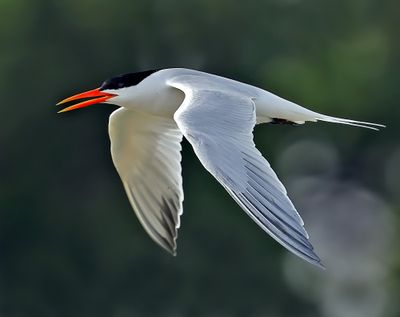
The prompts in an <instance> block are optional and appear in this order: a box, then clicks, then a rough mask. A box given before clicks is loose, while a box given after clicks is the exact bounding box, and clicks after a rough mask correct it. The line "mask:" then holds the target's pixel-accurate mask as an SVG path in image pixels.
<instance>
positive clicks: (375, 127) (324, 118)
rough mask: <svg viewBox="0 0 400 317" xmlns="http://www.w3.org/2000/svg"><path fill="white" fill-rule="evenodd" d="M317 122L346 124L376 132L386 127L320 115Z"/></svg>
mask: <svg viewBox="0 0 400 317" xmlns="http://www.w3.org/2000/svg"><path fill="white" fill-rule="evenodd" d="M317 120H318V121H325V122H331V123H340V124H347V125H352V126H355V127H361V128H366V129H371V130H376V131H379V128H386V126H385V125H384V124H378V123H372V122H364V121H356V120H350V119H342V118H336V117H330V116H324V115H322V116H321V117H318V118H317Z"/></svg>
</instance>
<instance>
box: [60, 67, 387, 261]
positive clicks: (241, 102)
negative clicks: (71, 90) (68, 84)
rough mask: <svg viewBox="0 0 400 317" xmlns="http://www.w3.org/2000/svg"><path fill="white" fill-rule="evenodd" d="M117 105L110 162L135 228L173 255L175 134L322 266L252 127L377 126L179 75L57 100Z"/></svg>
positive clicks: (177, 195) (177, 211)
mask: <svg viewBox="0 0 400 317" xmlns="http://www.w3.org/2000/svg"><path fill="white" fill-rule="evenodd" d="M83 98H91V99H89V100H85V101H82V102H80V103H78V104H75V105H72V106H70V107H67V108H65V109H63V110H61V111H60V112H64V111H69V110H73V109H78V108H82V107H86V106H89V105H93V104H97V103H109V104H114V105H117V106H120V107H121V108H119V109H118V110H116V111H114V112H113V113H112V114H111V116H110V120H109V127H108V128H109V134H110V139H111V155H112V159H113V162H114V165H115V167H116V169H117V171H118V173H119V175H120V177H121V179H122V183H123V185H124V187H125V190H126V193H127V195H128V198H129V201H130V203H131V205H132V207H133V209H134V211H135V212H136V215H137V217H138V218H139V220H140V222H141V224H142V225H143V227H144V229H145V230H146V231H147V233H148V234H149V235H150V237H151V238H152V239H153V240H154V241H155V242H156V243H158V244H159V245H160V246H161V247H163V248H164V249H166V250H167V251H169V252H170V253H172V254H173V255H175V254H176V239H177V230H178V228H179V226H180V216H181V215H182V212H183V209H182V202H183V189H182V176H181V141H182V137H183V136H185V138H186V139H187V140H188V141H189V142H190V144H191V145H192V147H193V149H194V152H195V153H196V155H197V157H198V158H199V160H200V162H201V163H202V164H203V166H204V167H205V168H206V170H207V171H209V172H210V173H211V175H213V176H214V177H215V178H216V179H217V181H218V182H219V183H220V184H221V185H222V186H223V187H224V188H225V189H226V191H227V192H228V193H229V194H230V195H231V196H232V198H233V199H234V200H235V201H236V202H237V203H238V204H239V206H240V207H241V208H242V209H243V210H244V211H245V212H246V213H247V214H248V215H249V216H250V217H251V218H252V219H253V220H254V221H255V222H256V223H257V224H258V225H259V226H260V227H261V228H262V229H263V230H264V231H265V232H267V233H268V234H270V235H271V236H272V237H273V238H274V239H275V240H276V241H278V242H279V243H280V244H282V245H283V246H284V247H285V248H287V249H288V250H290V251H291V252H293V253H294V254H296V255H298V256H299V257H301V258H303V259H305V260H306V261H309V262H310V263H312V264H315V265H317V266H320V267H323V266H322V264H321V260H320V259H319V257H318V256H317V255H316V254H315V252H314V251H313V246H312V245H311V243H310V242H309V240H308V234H307V232H306V230H305V229H304V223H303V220H302V219H301V217H300V215H299V214H298V212H297V211H296V208H295V207H294V205H293V204H292V202H291V201H290V199H289V197H288V195H287V192H286V189H285V187H284V186H283V185H282V183H281V182H280V180H279V179H278V177H277V176H276V174H275V172H274V171H273V170H272V168H271V167H270V164H269V163H268V161H267V160H266V159H265V158H264V157H263V156H262V155H261V153H260V152H259V151H258V150H257V149H256V147H255V144H254V142H253V128H254V126H255V125H256V124H259V123H268V122H271V123H291V124H303V123H305V122H306V121H313V122H315V121H327V122H333V123H342V124H348V125H353V126H358V127H363V128H369V129H374V130H377V129H378V127H384V126H383V125H381V124H375V123H370V122H362V121H355V120H349V119H341V118H336V117H331V116H327V115H323V114H320V113H317V112H314V111H311V110H308V109H306V108H303V107H301V106H299V105H297V104H295V103H292V102H290V101H287V100H285V99H283V98H280V97H278V96H276V95H274V94H272V93H270V92H268V91H265V90H263V89H260V88H257V87H254V86H251V85H247V84H244V83H241V82H238V81H235V80H231V79H227V78H224V77H220V76H216V75H212V74H208V73H204V72H200V71H196V70H190V69H184V68H171V69H162V70H150V71H145V72H139V73H130V74H125V75H120V76H117V77H114V78H111V79H109V80H107V81H105V82H104V83H103V84H102V85H101V87H100V88H97V89H93V90H90V91H87V92H84V93H81V94H77V95H74V96H72V97H70V98H67V99H64V100H63V101H61V102H60V103H58V104H63V103H66V102H70V101H76V100H78V99H83Z"/></svg>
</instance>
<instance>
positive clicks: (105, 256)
mask: <svg viewBox="0 0 400 317" xmlns="http://www.w3.org/2000/svg"><path fill="white" fill-rule="evenodd" d="M399 12H400V4H399V2H398V1H393V0H382V1H378V0H350V1H349V0H335V1H333V0H325V1H317V0H247V1H245V2H240V3H239V2H235V1H228V0H221V1H211V0H202V1H200V0H190V1H178V0H171V1H163V0H157V1H155V0H153V1H151V0H148V1H144V0H143V1H137V0H136V1H132V0H115V1H105V0H99V1H93V0H79V1H78V0H69V1H54V0H32V1H26V0H0V17H1V19H0V43H1V46H0V57H1V58H0V92H1V94H0V95H1V97H0V98H1V110H2V113H3V119H4V120H3V121H2V124H1V133H0V145H1V150H0V151H1V152H0V163H1V164H0V166H1V167H0V208H1V209H0V316H1V317H3V316H4V317H14V316H15V317H16V316H41V317H44V316H86V317H87V316H115V317H123V316H320V315H321V314H322V315H324V314H325V313H324V311H326V310H324V308H321V303H320V301H318V300H316V299H315V298H313V297H312V296H311V295H310V296H304V295H303V296H300V295H299V293H298V292H296V291H295V289H294V288H293V287H291V286H290V282H289V283H288V279H287V274H286V273H284V272H285V270H287V269H283V268H284V267H287V265H284V263H285V261H286V257H289V258H290V259H291V260H293V261H295V262H294V264H292V265H294V267H295V268H299V267H303V266H307V264H304V263H302V261H301V260H297V259H295V257H294V256H292V255H288V254H287V251H285V250H283V248H281V247H280V246H279V245H278V244H277V243H275V242H274V241H273V240H272V239H270V238H269V237H268V236H267V235H266V234H264V233H263V232H262V231H261V230H259V229H258V228H257V226H256V225H255V224H254V223H253V222H252V221H251V220H250V219H249V218H248V217H247V216H246V215H245V214H244V213H242V212H241V211H240V208H239V207H237V206H236V204H235V203H234V202H233V201H232V200H231V199H230V197H228V195H227V194H226V193H225V192H224V190H223V189H222V188H220V186H218V184H216V182H215V181H214V180H213V179H212V177H211V176H209V175H208V174H207V173H206V172H205V170H204V169H203V168H202V166H201V164H200V163H199V162H198V161H197V159H196V157H195V156H194V154H193V153H192V150H191V148H190V146H189V145H188V144H187V143H186V142H184V150H183V157H184V159H183V174H184V188H185V203H184V210H185V213H184V215H183V217H182V228H181V229H180V239H179V248H178V257H176V258H172V257H170V256H169V255H168V254H166V253H165V252H164V251H162V250H161V249H159V248H158V247H157V246H156V245H155V244H154V243H153V242H152V241H151V239H150V238H149V237H148V236H147V235H146V234H145V232H144V231H143V229H142V228H141V226H140V224H139V223H138V221H137V220H136V217H135V216H134V214H133V212H132V211H131V208H130V206H129V203H128V200H127V199H126V197H125V193H124V192H123V188H122V186H121V184H120V181H119V178H118V176H117V173H116V172H115V170H114V168H113V166H112V162H111V158H110V155H109V144H108V142H109V141H108V135H107V129H106V124H107V118H108V116H109V114H110V112H111V110H112V107H110V106H103V105H101V106H98V107H93V108H91V109H87V110H86V109H85V110H82V111H79V112H73V113H67V114H65V115H58V114H56V110H57V108H56V107H55V106H54V105H55V103H56V102H57V101H58V100H60V99H63V98H64V97H66V96H69V95H71V94H73V93H75V92H80V91H83V90H87V89H91V88H93V87H97V86H98V85H99V84H100V83H101V82H102V81H103V80H104V79H107V78H108V77H111V76H113V75H116V74H119V73H125V72H131V71H132V72H133V71H140V70H145V69H152V68H161V67H186V68H196V69H201V70H204V71H208V72H212V73H217V74H220V75H225V76H228V77H232V78H235V79H238V80H241V81H244V82H248V83H250V84H254V85H257V86H260V87H263V88H266V89H268V90H270V91H272V92H275V93H277V94H278V95H281V96H282V97H285V98H288V99H290V100H294V101H296V102H297V103H299V104H302V105H305V106H310V105H311V106H310V107H311V108H312V109H314V110H316V111H320V112H324V113H327V114H332V115H336V116H342V117H351V118H354V119H359V120H365V121H373V122H380V123H385V124H387V125H388V128H386V129H384V130H383V131H382V132H381V133H374V132H372V131H368V130H362V129H356V128H350V127H340V126H334V125H329V124H323V123H320V124H308V125H305V126H303V127H300V128H293V127H286V126H283V127H282V126H262V127H257V129H256V143H257V144H258V145H259V148H260V149H261V150H262V152H263V153H264V154H265V156H266V157H268V159H269V160H270V162H271V164H272V165H273V166H277V172H278V174H280V175H283V177H282V178H283V180H284V181H285V180H286V179H287V180H289V179H288V178H289V177H290V175H287V174H286V173H285V169H286V165H284V164H278V161H279V157H281V154H282V152H284V151H285V149H286V148H287V147H288V146H290V145H292V144H296V142H299V141H301V140H304V139H311V140H313V141H317V142H320V143H329V144H331V146H332V147H333V148H334V149H335V151H337V152H338V153H339V154H338V156H340V168H339V170H338V171H337V176H336V177H337V178H338V179H339V180H346V181H349V182H351V183H354V184H358V185H359V186H361V187H363V188H368V189H369V191H370V192H373V193H375V195H379V196H378V197H379V199H380V201H384V202H385V204H386V206H389V207H388V208H391V210H392V211H394V213H393V215H394V218H393V219H394V220H393V222H392V223H393V224H395V229H397V231H398V229H399V225H398V219H399V207H398V204H399V197H400V192H399V189H398V188H399V182H398V178H397V177H394V175H399V176H400V172H399V163H400V162H399V161H398V159H399V157H400V156H399V155H398V153H399V152H398V151H399V150H400V144H399V140H398V135H399V133H400V128H399V125H398V120H399V110H398V100H399V99H400V98H399V97H400V90H399V88H398V85H399V70H400V58H399V57H400V42H399V41H398V33H399V29H400V28H399V27H400V26H399V21H400V14H399ZM311 148H312V147H311ZM304 149H308V147H305V148H302V147H299V148H298V150H297V152H296V153H297V154H296V155H298V157H297V159H298V160H299V161H307V160H308V159H310V160H311V161H312V162H314V161H315V162H316V163H315V164H318V161H319V156H318V155H317V154H318V153H317V152H314V151H306V150H304ZM312 149H313V148H312ZM324 151H325V150H322V152H324ZM331 152H332V151H331V150H329V151H325V152H324V153H331ZM285 153H286V152H285ZM282 155H283V154H282ZM313 155H314V156H313ZM315 155H316V156H315ZM330 156H331V155H330V154H329V155H328V157H330ZM321 157H322V158H321V160H322V159H323V158H324V157H327V155H325V156H321ZM313 159H314V161H313ZM297 162H298V161H296V163H297ZM301 166H304V165H302V164H301ZM323 166H325V165H323ZM326 166H327V167H329V166H331V165H326ZM291 170H293V171H294V172H295V171H296V170H295V169H291ZM318 170H319V169H318V168H314V169H313V167H311V171H314V172H315V171H318ZM306 172H307V170H306V171H305V173H306ZM320 190H321V189H320ZM327 190H328V189H327ZM289 193H290V194H291V195H292V194H293V197H294V198H296V197H297V196H296V192H295V191H293V192H291V191H290V189H289ZM338 197H339V196H338ZM303 199H304V198H303ZM296 201H299V202H301V201H300V199H294V202H295V203H296ZM379 206H380V205H379ZM299 210H300V212H301V213H302V214H303V215H304V218H305V222H306V224H307V222H308V221H311V215H312V213H308V211H307V207H306V205H304V209H301V206H299ZM318 212H319V213H320V214H322V216H321V217H323V214H324V212H325V211H324V208H321V209H320V210H318ZM378 212H379V210H378ZM350 213H351V211H350ZM324 225H325V226H328V225H329V224H324ZM354 225H356V224H354ZM348 227H349V228H348V229H349V230H351V227H352V226H351V224H349V226H348ZM322 228H323V227H322ZM322 228H320V229H319V230H323V229H322ZM309 231H310V232H309V233H310V236H311V240H312V241H314V242H315V240H313V233H314V232H313V231H312V230H311V229H310V230H309ZM316 231H317V230H316ZM316 234H317V233H315V235H316ZM320 235H322V236H323V235H324V233H323V231H322V233H320ZM392 239H393V241H395V240H394V239H396V236H394V237H392ZM398 239H399V236H398V234H397V240H398ZM397 240H396V241H397ZM393 243H394V242H393ZM393 243H392V245H393V246H395V245H394V244H393ZM361 244H362V241H361V242H360V245H361ZM396 245H397V244H396ZM323 248H324V245H323V244H322V245H319V246H317V252H320V251H321V249H323ZM339 248H345V243H343V244H341V245H340V246H339ZM387 252H388V253H387V257H383V258H382V261H381V262H379V263H380V265H381V266H382V267H384V268H385V272H386V274H387V275H385V277H384V278H383V281H384V282H382V283H383V284H382V285H383V286H382V287H383V288H384V289H385V294H389V293H392V294H398V293H399V291H400V265H399V263H400V252H399V251H398V249H390V248H389V249H388V251H387ZM354 253H355V254H356V255H357V247H356V248H355V249H354ZM389 254H390V259H391V260H390V261H389V260H388V257H389ZM284 256H285V257H284ZM360 259H361V258H360ZM356 263H357V262H356ZM325 264H326V265H327V267H328V270H327V272H319V271H317V269H314V268H310V270H313V272H314V273H313V274H316V275H317V276H321V275H324V274H326V275H324V276H330V275H329V266H330V263H325ZM357 265H358V266H363V265H366V263H365V262H364V263H362V262H361V260H360V261H359V262H358V264H357ZM293 270H294V271H296V270H295V269H293ZM315 272H316V273H315ZM289 276H290V274H289ZM316 280H318V279H316ZM318 281H319V280H318ZM353 286H354V285H353ZM314 287H316V288H317V293H318V292H319V293H323V291H324V290H326V288H325V286H324V284H323V283H322V282H321V283H320V284H319V285H316V286H314ZM354 294H356V291H354ZM396 296H397V295H396ZM385 303H387V304H386V305H384V306H385V307H384V308H383V313H384V315H385V316H396V315H397V316H398V314H400V307H399V303H398V301H396V300H392V299H391V298H388V299H387V300H386V302H385ZM324 307H330V306H329V305H328V306H326V305H325V306H324ZM380 313H382V312H380ZM384 315H377V316H384ZM326 316H328V315H327V314H326ZM329 316H341V317H342V316H358V315H357V314H347V315H346V314H335V313H332V314H330V315H329ZM363 316H365V315H363ZM371 316H374V315H371Z"/></svg>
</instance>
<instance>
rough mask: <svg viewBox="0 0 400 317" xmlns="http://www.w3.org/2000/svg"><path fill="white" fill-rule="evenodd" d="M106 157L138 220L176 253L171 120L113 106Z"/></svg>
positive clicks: (178, 209)
mask: <svg viewBox="0 0 400 317" xmlns="http://www.w3.org/2000/svg"><path fill="white" fill-rule="evenodd" d="M109 134H110V139H111V155H112V159H113V162H114V165H115V167H116V169H117V171H118V173H119V175H120V177H121V179H122V183H123V184H124V187H125V190H126V193H127V195H128V197H129V201H130V203H131V205H132V207H133V209H134V210H135V212H136V215H137V216H138V218H139V220H140V222H141V224H142V225H143V227H144V228H145V230H146V231H147V233H148V234H149V235H150V236H151V238H152V239H153V240H154V241H155V242H157V243H158V244H159V245H160V246H162V247H163V248H164V249H166V250H167V251H169V252H170V253H172V254H174V255H175V254H176V239H177V230H178V228H179V224H180V222H179V217H180V215H181V214H182V201H183V190H182V176H181V164H180V162H181V153H180V151H181V141H182V133H181V132H180V131H179V129H178V127H177V125H176V123H175V122H174V121H173V120H172V119H168V118H163V117H157V116H152V115H149V114H144V113H140V112H136V111H132V110H126V109H122V108H121V109H118V110H116V111H115V112H113V113H112V115H111V117H110V122H109Z"/></svg>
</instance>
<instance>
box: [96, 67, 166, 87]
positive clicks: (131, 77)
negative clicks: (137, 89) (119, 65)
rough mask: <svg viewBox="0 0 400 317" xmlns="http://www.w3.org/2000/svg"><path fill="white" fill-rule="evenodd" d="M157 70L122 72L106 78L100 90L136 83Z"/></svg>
mask: <svg viewBox="0 0 400 317" xmlns="http://www.w3.org/2000/svg"><path fill="white" fill-rule="evenodd" d="M159 70H160V69H152V70H146V71H144V72H138V73H129V74H122V75H119V76H116V77H113V78H110V79H107V80H106V81H105V82H104V83H103V84H102V85H101V86H100V90H106V89H119V88H124V87H130V86H134V85H137V84H138V83H140V82H141V81H142V80H143V79H145V78H147V77H148V76H150V75H151V74H153V73H155V72H157V71H159Z"/></svg>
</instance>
